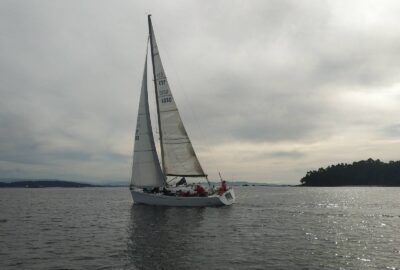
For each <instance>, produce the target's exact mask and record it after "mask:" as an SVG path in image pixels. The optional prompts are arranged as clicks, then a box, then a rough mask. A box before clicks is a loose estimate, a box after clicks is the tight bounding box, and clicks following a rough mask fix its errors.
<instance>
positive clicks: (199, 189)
mask: <svg viewBox="0 0 400 270" xmlns="http://www.w3.org/2000/svg"><path fill="white" fill-rule="evenodd" d="M194 191H196V193H197V195H198V196H200V197H205V196H207V192H206V190H205V189H204V188H203V187H202V186H200V185H196V187H195V189H194Z"/></svg>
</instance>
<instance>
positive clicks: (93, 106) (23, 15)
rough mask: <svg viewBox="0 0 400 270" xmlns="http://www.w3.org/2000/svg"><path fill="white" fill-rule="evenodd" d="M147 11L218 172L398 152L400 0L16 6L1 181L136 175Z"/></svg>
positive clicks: (274, 176) (279, 179)
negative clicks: (134, 153) (134, 160)
mask: <svg viewBox="0 0 400 270" xmlns="http://www.w3.org/2000/svg"><path fill="white" fill-rule="evenodd" d="M149 12H151V13H152V14H153V17H152V18H153V24H154V30H155V35H156V38H157V41H158V45H159V49H160V53H161V58H162V60H163V63H164V68H165V71H166V74H167V76H168V79H169V83H170V87H171V90H172V92H173V94H174V96H175V100H176V102H177V104H178V107H179V109H180V112H181V116H182V118H183V121H184V123H185V126H186V129H187V131H188V133H189V136H191V139H192V142H193V145H194V147H195V150H196V151H197V154H198V157H199V159H200V161H201V163H202V165H203V167H204V169H205V171H206V172H207V173H208V174H209V175H210V177H211V178H216V177H217V175H218V171H221V173H222V175H223V176H224V177H225V178H227V179H235V180H248V181H254V182H270V183H289V184H295V183H298V182H299V180H300V179H301V177H303V176H304V175H305V174H306V172H307V171H308V170H311V169H317V168H319V167H321V166H327V165H329V164H333V163H340V162H352V161H355V160H360V159H367V158H369V157H371V158H374V159H377V158H379V159H381V160H383V161H389V160H399V159H400V119H399V116H400V17H399V14H400V1H381V0H380V1H367V0H362V1H296V0H294V1H285V0H279V1H278V0H277V1H244V0H243V1H211V0H209V1H183V0H182V1H173V0H169V1H148V0H146V1H132V0H118V1H100V0H93V1H89V0H83V1H67V0H58V1H54V0H48V1H46V0H40V1H39V0H37V1H35V0H29V1H28V0H26V1H18V0H9V1H7V0H2V1H1V2H0V87H1V88H0V94H1V98H0V178H6V177H15V178H59V179H67V180H81V181H88V182H104V181H108V180H112V181H126V182H127V183H128V181H129V179H130V170H131V161H132V148H133V132H134V129H135V125H136V114H137V107H138V99H139V92H140V84H141V78H142V72H143V61H144V57H145V50H146V40H147V35H148V29H147V17H146V14H147V13H149ZM150 74H151V73H150ZM150 82H151V80H150V76H149V86H151V87H152V84H151V83H150ZM149 91H150V101H153V102H154V96H153V92H154V90H153V88H150V89H149ZM152 108H153V109H154V106H153V107H152ZM152 118H153V125H154V126H156V125H155V121H156V116H155V115H154V114H153V116H152Z"/></svg>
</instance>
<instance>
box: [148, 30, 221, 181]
mask: <svg viewBox="0 0 400 270" xmlns="http://www.w3.org/2000/svg"><path fill="white" fill-rule="evenodd" d="M153 29H156V30H157V33H161V35H160V34H158V35H157V38H158V40H159V42H158V45H160V41H161V43H163V44H166V43H165V42H164V40H163V38H162V32H161V31H159V30H158V28H157V26H154V24H153ZM160 47H162V46H158V48H159V51H160ZM163 48H164V49H163V52H165V56H166V58H167V62H168V63H169V66H170V67H171V69H172V71H173V72H174V74H175V77H176V82H177V84H178V87H179V88H178V89H179V91H180V92H182V93H183V96H184V98H185V101H186V102H187V104H189V106H188V107H189V111H190V112H191V114H192V117H193V120H194V123H193V124H192V126H194V127H195V129H197V133H199V134H200V138H207V136H206V134H205V133H204V129H202V128H200V127H199V126H198V124H197V123H200V121H199V117H198V116H197V114H196V112H195V111H194V109H193V108H194V107H193V105H192V104H191V102H190V100H189V98H188V96H187V94H186V91H185V90H184V89H185V88H184V87H182V83H181V80H180V78H179V75H178V72H177V71H176V69H175V66H174V64H173V61H171V57H169V53H168V50H167V49H166V46H164V47H163ZM170 88H171V86H170ZM175 89H176V88H175ZM174 98H175V97H174ZM186 132H187V133H189V132H188V131H186ZM188 137H190V136H189V135H188ZM192 146H193V143H192ZM196 156H197V155H196ZM208 160H210V162H209V163H210V164H218V163H217V161H216V159H215V158H214V156H213V155H212V154H211V155H209V156H208ZM215 169H216V172H217V173H218V172H219V171H220V170H219V168H218V167H216V168H215Z"/></svg>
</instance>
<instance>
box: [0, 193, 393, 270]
mask: <svg viewBox="0 0 400 270" xmlns="http://www.w3.org/2000/svg"><path fill="white" fill-rule="evenodd" d="M235 191H236V193H237V196H238V200H237V203H236V204H235V205H233V206H232V207H221V208H200V209H196V208H171V207H151V206H141V205H133V204H132V199H131V197H130V194H129V191H128V189H127V188H80V189H65V188H48V189H0V269H399V268H400V188H378V187H370V188H368V187H362V188H359V187H341V188H301V187H257V188H255V187H242V188H236V189H235Z"/></svg>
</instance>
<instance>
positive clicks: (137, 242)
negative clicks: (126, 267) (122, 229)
mask: <svg viewBox="0 0 400 270" xmlns="http://www.w3.org/2000/svg"><path fill="white" fill-rule="evenodd" d="M204 211H205V209H204V208H173V207H152V206H146V205H135V204H134V205H132V208H131V218H130V225H129V239H128V257H129V258H130V260H131V264H132V265H134V266H136V267H137V268H138V269H176V267H177V266H179V265H180V264H181V263H182V262H183V261H186V262H187V261H188V259H189V260H190V257H191V256H196V254H192V253H191V250H192V249H191V248H190V245H191V243H192V241H196V239H193V238H192V237H189V235H192V234H191V233H190V231H194V230H198V229H199V226H201V223H202V222H203V219H204Z"/></svg>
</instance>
